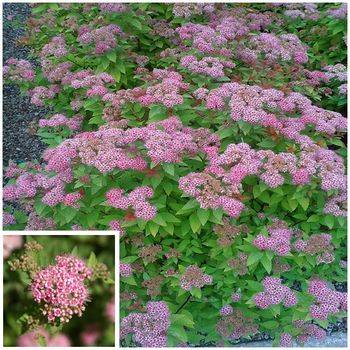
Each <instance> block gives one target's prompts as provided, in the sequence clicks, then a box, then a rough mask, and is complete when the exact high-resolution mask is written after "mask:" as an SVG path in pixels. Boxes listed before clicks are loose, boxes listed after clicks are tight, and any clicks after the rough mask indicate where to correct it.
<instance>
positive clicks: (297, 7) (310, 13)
mask: <svg viewBox="0 0 350 350" xmlns="http://www.w3.org/2000/svg"><path fill="white" fill-rule="evenodd" d="M281 6H284V7H285V8H286V9H287V10H286V11H284V15H285V16H287V17H290V18H292V19H296V18H302V19H309V20H314V21H315V20H317V19H318V18H319V17H320V11H319V10H318V9H317V4H312V3H305V4H281Z"/></svg>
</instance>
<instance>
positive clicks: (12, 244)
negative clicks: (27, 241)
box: [3, 235, 23, 259]
mask: <svg viewBox="0 0 350 350" xmlns="http://www.w3.org/2000/svg"><path fill="white" fill-rule="evenodd" d="M22 244H23V238H22V236H20V235H4V238H3V257H4V259H7V258H8V257H9V256H10V255H11V253H12V251H13V250H15V249H18V248H21V247H22Z"/></svg>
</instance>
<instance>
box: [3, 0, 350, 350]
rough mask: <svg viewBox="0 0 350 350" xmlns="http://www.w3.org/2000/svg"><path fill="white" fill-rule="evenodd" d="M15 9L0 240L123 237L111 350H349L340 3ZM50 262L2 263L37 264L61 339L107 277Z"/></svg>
mask: <svg viewBox="0 0 350 350" xmlns="http://www.w3.org/2000/svg"><path fill="white" fill-rule="evenodd" d="M21 6H22V5H21ZM5 9H6V11H7V9H9V10H8V11H12V10H11V9H12V8H11V7H5ZM26 11H27V12H26V13H27V19H26V21H24V20H22V22H20V23H21V26H22V25H23V33H22V32H21V33H22V34H21V37H20V38H18V40H17V42H18V45H23V46H24V47H25V48H26V49H27V48H28V52H30V54H28V55H24V56H22V55H15V53H16V50H15V48H14V47H13V46H11V45H12V44H11V42H12V41H10V40H6V38H5V40H4V45H5V46H6V45H8V47H10V48H11V50H10V49H6V50H5V54H4V60H3V62H4V88H5V97H6V98H5V101H10V102H11V101H13V99H14V98H15V97H14V96H17V95H15V94H16V93H21V96H20V97H18V98H21V99H23V101H25V103H27V105H28V106H30V111H31V110H32V108H34V110H35V112H34V113H32V112H28V114H29V115H28V116H26V118H24V117H23V118H22V119H21V124H20V125H21V127H22V126H23V124H25V125H24V128H25V131H23V132H25V133H26V135H25V136H23V137H20V138H19V139H18V143H19V145H18V146H17V145H16V147H13V145H14V144H15V142H14V141H13V133H16V135H17V134H18V130H17V129H18V127H17V128H16V121H17V120H19V119H18V118H19V117H16V115H17V114H16V113H15V112H13V111H12V108H13V107H11V106H14V105H15V103H14V102H11V103H12V105H11V106H10V107H9V105H10V102H6V106H5V107H6V108H4V130H5V133H4V155H5V158H4V159H5V163H4V168H5V172H4V178H5V181H4V187H3V201H4V219H3V227H4V229H5V230H64V231H84V230H98V231H105V230H106V231H107V230H108V231H112V234H113V233H115V234H116V238H117V239H118V240H119V247H120V252H119V256H120V261H119V262H118V263H117V266H119V271H118V275H119V279H120V291H119V292H120V305H118V307H119V316H120V324H121V327H120V344H118V345H119V346H121V347H138V346H142V347H187V346H189V347H198V346H206V347H207V346H211V347H212V346H218V347H228V346H234V345H235V346H236V345H242V344H244V343H248V344H247V345H245V346H250V345H249V342H253V343H251V344H253V345H252V347H255V346H258V345H259V343H256V342H259V341H261V340H263V339H265V340H266V341H268V342H269V346H270V345H274V346H282V347H289V346H296V345H301V344H305V345H306V346H309V345H310V344H311V345H310V346H313V345H312V344H313V342H315V341H316V342H320V343H317V344H318V345H315V346H321V345H322V346H323V343H322V342H327V337H328V336H329V335H330V336H332V335H333V333H334V332H336V331H339V332H340V333H339V334H341V336H339V337H338V341H339V342H341V341H343V340H344V337H345V333H344V331H345V328H346V303H345V298H346V289H347V286H346V279H347V278H346V275H347V271H346V270H347V248H346V236H347V227H346V216H347V208H346V204H347V168H346V161H347V147H346V144H347V138H346V132H347V40H346V30H347V5H346V4H345V3H293V4H292V3H283V4H282V3H251V2H248V3H204V4H201V3H147V2H146V3H65V4H60V3H47V4H44V3H42V4H33V5H31V6H27V7H26ZM9 18H10V19H9ZM19 20H21V18H20V19H19ZM14 25H15V22H14V20H11V14H10V17H8V16H5V28H6V33H5V34H6V35H7V36H10V37H11V35H14V34H13V32H14V31H13V26H14ZM16 118H17V119H16ZM13 120H14V121H15V122H13ZM22 120H26V121H27V120H28V125H26V122H22ZM21 130H23V129H21ZM27 135H28V136H27ZM35 142H38V144H39V145H40V147H39V146H38V147H36V148H35V149H33V147H32V146H31V145H32V144H33V143H35ZM27 146H28V147H27ZM30 159H32V160H30ZM15 247H16V245H13V246H12V245H11V244H10V245H9V247H8V248H7V252H8V254H10V251H11V250H12V249H14V248H15ZM56 255H58V256H61V254H56ZM57 259H58V260H57V262H56V263H55V264H51V265H50V264H49V263H47V264H45V266H46V267H45V268H44V269H40V268H39V265H38V264H37V263H36V262H35V261H33V260H32V259H27V258H26V259H24V260H23V259H22V260H21V258H19V259H17V260H15V261H14V262H13V264H12V265H13V266H17V267H21V266H22V267H25V268H26V269H29V268H34V267H35V273H34V271H33V275H32V276H31V277H34V276H37V277H35V278H37V281H36V280H34V282H33V285H32V290H33V295H34V297H35V300H36V301H37V303H39V304H40V305H41V309H42V310H41V311H42V312H44V313H45V316H46V318H49V320H50V321H58V320H60V319H62V322H63V321H65V320H67V319H70V321H69V322H68V323H67V326H68V325H70V324H71V323H72V322H73V320H74V319H75V318H77V317H74V316H73V315H80V314H81V315H82V318H84V315H85V313H86V311H87V310H88V308H89V305H90V303H91V302H93V301H90V299H92V298H91V296H92V295H91V294H90V292H89V289H88V288H87V287H86V286H87V285H88V284H90V283H91V282H92V280H93V278H94V276H95V277H96V276H103V275H104V274H105V272H106V271H105V270H104V269H103V268H102V267H101V266H100V267H99V269H98V271H94V272H93V273H92V274H91V273H89V272H88V271H89V270H84V271H85V272H82V270H80V268H79V269H78V270H79V272H78V274H76V272H77V270H76V269H75V268H73V269H72V268H71V267H69V266H71V264H73V265H74V263H73V262H71V263H69V262H68V261H67V259H68V260H69V258H67V257H65V258H64V257H62V258H60V257H58V258H57ZM68 265H69V266H68ZM74 266H75V265H74ZM87 268H88V269H89V268H90V266H89V265H87ZM36 274H37V275H36ZM67 280H69V284H68V285H66V283H65V281H67ZM47 288H48V289H47ZM46 289H47V290H46ZM46 292H47V293H48V294H46ZM111 300H112V299H111ZM112 304H113V308H114V299H113V300H112V301H111V305H112ZM84 308H86V310H84ZM111 308H112V306H111ZM83 311H84V312H83ZM104 315H105V316H106V315H110V312H109V311H108V312H107V311H106V312H105V313H104ZM71 316H72V317H71ZM108 317H110V316H108ZM9 323H10V321H9ZM28 331H30V330H28ZM101 331H102V329H101V327H99V324H98V322H96V320H95V321H94V322H91V324H89V327H86V330H85V332H82V334H81V339H85V343H87V344H88V343H90V344H91V343H93V342H94V340H95V338H96V337H98V334H100V332H101ZM29 337H30V333H29V336H28V338H29ZM42 338H45V339H46V342H47V343H50V341H51V334H49V336H46V335H45V334H44V333H43V335H42ZM96 339H97V338H96ZM256 344H258V345H256ZM320 344H321V345H320Z"/></svg>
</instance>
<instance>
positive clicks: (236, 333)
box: [216, 305, 259, 340]
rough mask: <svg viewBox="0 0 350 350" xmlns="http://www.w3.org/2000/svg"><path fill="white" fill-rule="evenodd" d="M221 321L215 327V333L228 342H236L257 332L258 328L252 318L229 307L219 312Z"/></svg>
mask: <svg viewBox="0 0 350 350" xmlns="http://www.w3.org/2000/svg"><path fill="white" fill-rule="evenodd" d="M220 315H221V319H220V320H219V322H218V323H217V325H216V331H217V332H218V333H219V334H220V335H221V336H222V337H225V338H228V339H229V340H236V339H239V338H241V337H246V336H248V335H252V334H255V333H257V332H258V329H259V326H258V325H257V324H256V323H255V322H254V320H253V319H252V318H249V317H247V316H245V315H244V313H243V312H242V310H240V309H238V308H237V309H234V308H232V307H231V306H230V305H226V306H224V307H223V308H222V309H221V310H220Z"/></svg>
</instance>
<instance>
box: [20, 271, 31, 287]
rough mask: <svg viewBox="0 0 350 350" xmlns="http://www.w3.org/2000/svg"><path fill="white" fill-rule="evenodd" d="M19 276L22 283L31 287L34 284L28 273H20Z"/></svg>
mask: <svg viewBox="0 0 350 350" xmlns="http://www.w3.org/2000/svg"><path fill="white" fill-rule="evenodd" d="M18 274H19V278H20V280H21V282H22V283H24V284H25V285H29V284H31V283H32V280H31V279H30V277H29V276H28V273H26V272H23V271H18Z"/></svg>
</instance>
